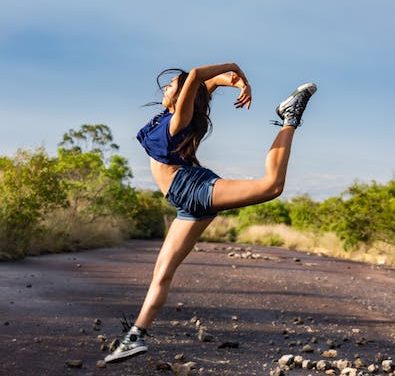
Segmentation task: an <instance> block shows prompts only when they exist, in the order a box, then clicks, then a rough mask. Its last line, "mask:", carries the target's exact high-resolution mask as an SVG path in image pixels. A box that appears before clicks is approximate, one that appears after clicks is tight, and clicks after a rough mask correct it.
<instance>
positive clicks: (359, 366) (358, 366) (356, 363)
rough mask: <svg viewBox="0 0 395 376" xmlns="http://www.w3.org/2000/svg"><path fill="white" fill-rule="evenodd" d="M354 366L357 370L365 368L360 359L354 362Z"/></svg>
mask: <svg viewBox="0 0 395 376" xmlns="http://www.w3.org/2000/svg"><path fill="white" fill-rule="evenodd" d="M354 366H355V368H362V367H365V362H364V361H363V360H362V359H361V358H360V357H357V358H355V360H354Z"/></svg>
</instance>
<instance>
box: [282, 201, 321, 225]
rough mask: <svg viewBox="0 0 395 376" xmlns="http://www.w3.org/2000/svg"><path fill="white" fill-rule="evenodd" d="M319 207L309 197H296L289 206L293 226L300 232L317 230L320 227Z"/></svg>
mask: <svg viewBox="0 0 395 376" xmlns="http://www.w3.org/2000/svg"><path fill="white" fill-rule="evenodd" d="M318 207H319V204H318V203H317V202H314V201H313V200H312V199H311V198H310V196H309V195H302V196H297V197H294V198H293V199H292V200H291V201H290V202H289V203H288V204H287V208H288V211H289V217H290V219H291V225H292V226H293V227H295V228H297V229H300V230H308V229H310V230H312V229H316V228H317V227H318V226H319V217H318V213H317V209H318Z"/></svg>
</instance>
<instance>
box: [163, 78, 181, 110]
mask: <svg viewBox="0 0 395 376" xmlns="http://www.w3.org/2000/svg"><path fill="white" fill-rule="evenodd" d="M177 88H178V76H176V77H173V78H172V79H171V81H170V82H169V83H168V84H167V85H166V86H165V88H164V90H163V99H162V105H163V106H164V107H166V108H168V109H169V110H173V111H174V106H175V104H176V100H177V98H176V93H177Z"/></svg>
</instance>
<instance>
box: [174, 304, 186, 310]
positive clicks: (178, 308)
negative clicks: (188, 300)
mask: <svg viewBox="0 0 395 376" xmlns="http://www.w3.org/2000/svg"><path fill="white" fill-rule="evenodd" d="M182 307H184V303H182V302H178V303H177V305H176V311H181V310H182Z"/></svg>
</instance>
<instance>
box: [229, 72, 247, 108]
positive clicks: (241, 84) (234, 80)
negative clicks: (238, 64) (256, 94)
mask: <svg viewBox="0 0 395 376" xmlns="http://www.w3.org/2000/svg"><path fill="white" fill-rule="evenodd" d="M230 81H231V85H233V86H237V87H238V88H240V94H239V96H238V97H237V99H236V102H235V103H234V105H235V106H236V108H242V107H244V106H245V105H247V109H249V108H250V107H251V100H252V97H251V86H250V84H249V83H248V80H247V78H246V76H245V75H244V73H243V72H242V70H241V69H240V68H238V73H236V72H232V73H231V78H230Z"/></svg>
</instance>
